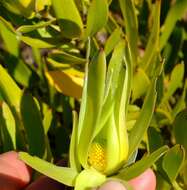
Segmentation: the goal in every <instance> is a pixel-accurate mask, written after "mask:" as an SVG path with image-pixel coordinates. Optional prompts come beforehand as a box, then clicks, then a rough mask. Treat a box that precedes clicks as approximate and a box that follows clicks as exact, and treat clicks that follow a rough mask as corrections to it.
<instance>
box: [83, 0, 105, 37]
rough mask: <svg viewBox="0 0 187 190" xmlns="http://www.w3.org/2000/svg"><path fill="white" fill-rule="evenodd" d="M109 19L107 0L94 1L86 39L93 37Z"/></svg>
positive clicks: (89, 12) (89, 16)
mask: <svg viewBox="0 0 187 190" xmlns="http://www.w3.org/2000/svg"><path fill="white" fill-rule="evenodd" d="M107 19H108V3H107V0H102V1H100V0H93V1H92V2H91V5H90V8H89V10H88V17H87V23H86V31H85V38H87V37H89V36H93V35H94V34H95V33H96V32H98V31H99V30H100V29H101V28H102V27H104V26H105V24H106V23H107Z"/></svg>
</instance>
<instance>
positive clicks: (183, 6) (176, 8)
mask: <svg viewBox="0 0 187 190" xmlns="http://www.w3.org/2000/svg"><path fill="white" fill-rule="evenodd" d="M186 10H187V1H186V0H177V1H176V2H175V4H174V5H172V6H171V8H170V10H169V12H168V14H167V17H166V19H165V22H164V25H163V29H162V35H161V37H160V49H161V50H162V48H163V47H164V46H165V44H166V42H167V41H168V39H169V37H170V35H171V33H172V31H173V29H174V27H175V24H176V22H177V21H178V20H179V19H181V18H182V16H183V15H184V14H185V12H186Z"/></svg>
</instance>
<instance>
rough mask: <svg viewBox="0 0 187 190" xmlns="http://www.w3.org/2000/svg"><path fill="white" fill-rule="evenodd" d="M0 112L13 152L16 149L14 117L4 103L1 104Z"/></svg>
mask: <svg viewBox="0 0 187 190" xmlns="http://www.w3.org/2000/svg"><path fill="white" fill-rule="evenodd" d="M2 111H3V117H4V121H5V124H6V128H7V132H8V134H9V136H10V139H11V141H12V145H13V149H14V150H15V149H16V123H15V120H14V116H13V114H12V112H11V110H10V108H9V107H8V105H7V104H6V103H5V102H3V105H2Z"/></svg>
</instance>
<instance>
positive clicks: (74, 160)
mask: <svg viewBox="0 0 187 190" xmlns="http://www.w3.org/2000/svg"><path fill="white" fill-rule="evenodd" d="M77 127H78V115H77V113H76V112H75V111H74V112H73V131H72V134H71V142H70V152H69V157H70V158H69V160H70V167H71V168H73V169H74V170H76V171H77V172H80V171H81V165H80V163H79V160H78V157H77V155H78V149H77V145H78V138H77V137H78V132H77V130H78V128H77Z"/></svg>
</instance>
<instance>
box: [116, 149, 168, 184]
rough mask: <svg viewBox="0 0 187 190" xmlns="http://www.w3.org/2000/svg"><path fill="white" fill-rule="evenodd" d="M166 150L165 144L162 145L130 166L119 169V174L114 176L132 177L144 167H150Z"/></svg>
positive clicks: (124, 178) (126, 178)
mask: <svg viewBox="0 0 187 190" xmlns="http://www.w3.org/2000/svg"><path fill="white" fill-rule="evenodd" d="M167 150H168V147H167V146H163V147H161V148H159V149H157V150H156V151H154V152H153V153H151V154H150V155H147V156H145V157H143V158H142V159H141V160H139V161H137V162H136V163H134V164H133V165H131V166H128V167H127V168H124V169H122V170H121V171H119V174H118V175H116V176H115V177H117V178H120V179H123V180H130V179H132V178H134V177H137V176H138V175H140V174H141V173H143V172H144V171H145V170H146V169H148V168H149V167H151V165H152V164H154V163H155V161H157V160H158V159H159V158H160V157H162V156H163V155H164V154H165V153H166V152H167Z"/></svg>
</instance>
